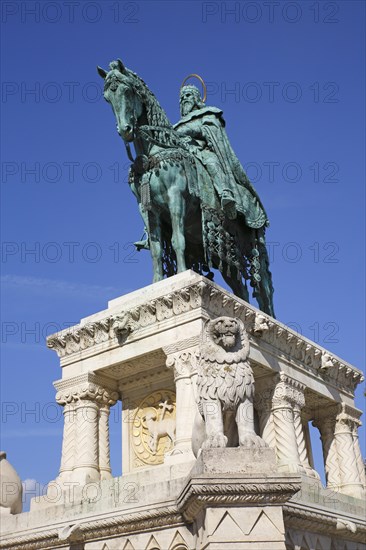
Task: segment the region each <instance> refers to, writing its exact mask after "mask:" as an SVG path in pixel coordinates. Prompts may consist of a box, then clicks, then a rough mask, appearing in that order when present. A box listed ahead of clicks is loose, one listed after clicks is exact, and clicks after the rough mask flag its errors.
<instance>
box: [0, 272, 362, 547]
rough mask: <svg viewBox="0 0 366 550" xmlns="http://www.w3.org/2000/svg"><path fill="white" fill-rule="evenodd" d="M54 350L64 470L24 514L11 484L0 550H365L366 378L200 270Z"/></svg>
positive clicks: (58, 339) (106, 314) (71, 334)
mask: <svg viewBox="0 0 366 550" xmlns="http://www.w3.org/2000/svg"><path fill="white" fill-rule="evenodd" d="M48 347H49V348H50V349H52V350H54V351H56V353H57V354H58V356H59V357H60V365H61V370H62V375H61V376H60V379H59V380H57V381H56V382H55V384H54V385H55V388H56V392H57V393H56V401H57V403H59V405H60V406H62V407H63V413H64V435H63V444H62V455H61V464H60V470H59V473H58V476H57V477H56V478H55V480H54V481H53V482H51V483H50V484H49V487H48V492H47V495H44V496H43V497H37V498H35V499H33V500H32V502H31V510H30V512H28V513H17V510H16V509H15V508H14V505H12V506H13V508H12V509H11V506H10V504H9V505H7V502H6V498H5V497H6V496H7V495H6V494H5V493H4V486H3V484H2V495H1V507H0V510H1V543H0V548H2V549H7V550H15V549H22V550H38V549H41V548H42V549H47V548H60V549H61V548H62V549H72V550H81V549H84V550H157V549H160V550H173V549H174V550H183V549H189V550H195V549H197V550H198V549H200V550H201V549H209V550H223V549H235V550H247V549H248V550H249V549H251V550H285V549H287V550H290V549H291V550H295V549H296V550H307V549H312V550H366V544H365V538H366V523H365V489H366V480H365V469H364V463H363V459H362V456H361V451H360V446H359V441H358V428H359V426H360V416H361V411H360V410H358V409H357V408H355V406H354V391H355V388H356V386H357V385H358V384H359V383H360V382H361V381H362V380H363V377H362V373H361V372H360V371H359V370H357V369H355V368H354V367H352V366H351V365H349V364H348V363H346V362H345V361H343V360H342V359H340V358H338V357H336V356H334V355H333V354H332V353H330V352H329V351H327V350H325V349H323V348H322V347H320V346H319V345H318V344H315V343H313V342H311V341H309V340H308V339H306V338H304V337H303V336H300V335H299V334H297V333H296V332H294V331H293V330H291V329H290V328H288V327H286V326H285V325H283V324H281V323H280V322H279V321H277V320H275V319H273V318H272V317H270V316H268V315H266V314H265V313H263V312H261V311H259V310H258V309H256V308H255V307H253V306H251V305H249V304H248V303H247V302H245V301H243V300H241V299H240V298H237V297H236V296H234V295H233V294H231V293H229V292H228V291H226V290H224V289H223V288H221V287H219V286H218V285H216V284H215V283H212V282H211V281H209V280H208V279H206V278H204V277H202V276H200V275H197V274H196V273H194V272H192V271H186V272H184V273H181V274H179V275H176V276H174V277H171V278H169V279H165V280H163V281H160V282H158V283H155V284H153V285H151V286H148V287H146V288H143V289H141V290H139V291H136V292H132V293H130V294H127V295H126V296H122V297H120V298H117V299H115V300H112V301H110V302H109V305H108V309H106V310H104V311H101V312H99V313H96V314H95V315H91V316H89V317H87V318H85V319H82V320H81V322H80V324H79V325H77V326H75V327H72V328H70V329H67V330H64V331H62V332H59V333H57V334H54V335H52V336H50V337H49V338H48ZM118 400H122V409H123V417H122V422H121V438H122V472H123V474H122V476H121V477H113V473H112V472H111V466H110V443H109V422H108V419H109V414H110V408H111V407H113V406H114V405H115V404H116V402H117V401H118ZM309 422H312V423H313V425H314V426H316V427H317V428H318V429H319V432H320V436H321V441H322V446H323V456H324V469H325V475H326V487H323V486H322V483H321V481H320V477H319V473H318V472H316V471H315V470H314V464H313V459H312V451H311V442H310V435H309V428H308V426H309ZM192 449H193V450H192ZM193 451H194V452H193ZM9 468H10V465H9ZM9 471H10V470H9ZM12 475H13V474H12ZM14 475H16V473H15V472H14ZM9 499H10V497H9ZM13 501H14V498H13ZM13 501H12V502H13ZM9 503H10V500H9Z"/></svg>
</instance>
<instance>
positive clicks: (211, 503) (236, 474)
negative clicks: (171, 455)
mask: <svg viewBox="0 0 366 550" xmlns="http://www.w3.org/2000/svg"><path fill="white" fill-rule="evenodd" d="M300 481H301V478H300V476H298V475H296V474H281V473H280V472H279V471H278V467H277V466H276V459H275V453H274V451H273V450H272V449H269V448H266V449H263V448H261V449H244V448H236V449H229V448H228V449H209V450H203V451H202V452H201V454H200V456H199V458H198V459H197V462H196V464H195V466H194V468H193V469H192V471H191V473H190V476H189V479H188V480H187V482H186V484H185V487H184V489H183V491H182V492H181V494H180V495H179V497H178V499H177V504H178V507H179V509H180V510H181V511H182V514H183V516H184V517H185V519H186V520H187V521H189V522H193V524H194V529H195V531H196V533H197V543H198V545H197V547H198V548H202V549H203V548H205V549H206V548H207V549H210V550H211V549H215V550H216V549H217V550H218V549H221V548H228V549H230V548H235V549H240V550H244V549H252V550H269V549H271V550H285V548H286V546H285V527H284V521H283V513H282V504H284V503H285V502H287V501H289V500H290V499H291V497H292V496H293V495H294V494H295V493H297V492H298V491H299V490H300V487H301V484H300Z"/></svg>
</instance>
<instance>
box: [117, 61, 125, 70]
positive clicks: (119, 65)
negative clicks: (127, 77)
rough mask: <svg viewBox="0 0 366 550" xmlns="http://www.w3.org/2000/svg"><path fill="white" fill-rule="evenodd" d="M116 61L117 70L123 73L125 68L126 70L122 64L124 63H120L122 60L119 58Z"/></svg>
mask: <svg viewBox="0 0 366 550" xmlns="http://www.w3.org/2000/svg"><path fill="white" fill-rule="evenodd" d="M117 63H118V70H119V72H120V73H124V72H125V70H126V67H125V66H124V64H123V63H122V61H121V60H120V59H117Z"/></svg>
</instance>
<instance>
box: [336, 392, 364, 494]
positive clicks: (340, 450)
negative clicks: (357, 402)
mask: <svg viewBox="0 0 366 550" xmlns="http://www.w3.org/2000/svg"><path fill="white" fill-rule="evenodd" d="M338 411H339V412H338V414H337V417H336V422H335V428H334V439H335V443H336V448H337V454H338V464H339V471H340V481H341V483H340V491H341V492H342V493H345V494H347V495H351V496H354V497H358V498H363V497H364V493H363V491H364V485H363V482H362V481H363V479H361V476H360V471H359V470H360V459H359V454H358V449H359V445H358V441H356V438H355V433H356V437H357V429H358V423H359V420H358V417H359V414H360V412H359V411H357V410H355V409H353V408H351V407H349V406H348V405H345V404H344V403H342V404H341V405H340V406H339V407H338ZM357 439H358V438H357ZM361 460H362V459H361Z"/></svg>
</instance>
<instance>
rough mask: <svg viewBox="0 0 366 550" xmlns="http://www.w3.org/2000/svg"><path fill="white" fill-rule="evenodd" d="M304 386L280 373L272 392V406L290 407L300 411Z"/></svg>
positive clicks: (303, 399)
mask: <svg viewBox="0 0 366 550" xmlns="http://www.w3.org/2000/svg"><path fill="white" fill-rule="evenodd" d="M305 387H306V386H305V385H304V384H302V383H301V382H299V381H297V380H295V379H294V378H292V377H291V376H289V375H288V374H287V373H285V372H283V371H281V372H280V373H279V374H278V375H277V384H276V386H275V388H274V392H273V398H272V400H273V405H274V406H280V405H286V406H292V407H297V408H300V409H302V408H303V407H304V405H305V395H304V393H305Z"/></svg>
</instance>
